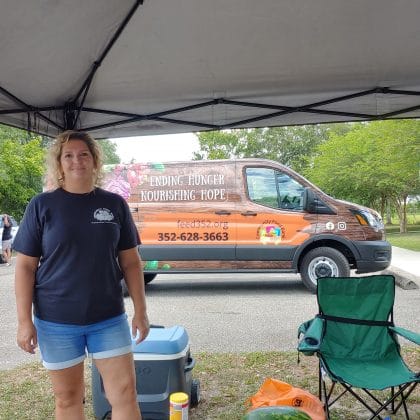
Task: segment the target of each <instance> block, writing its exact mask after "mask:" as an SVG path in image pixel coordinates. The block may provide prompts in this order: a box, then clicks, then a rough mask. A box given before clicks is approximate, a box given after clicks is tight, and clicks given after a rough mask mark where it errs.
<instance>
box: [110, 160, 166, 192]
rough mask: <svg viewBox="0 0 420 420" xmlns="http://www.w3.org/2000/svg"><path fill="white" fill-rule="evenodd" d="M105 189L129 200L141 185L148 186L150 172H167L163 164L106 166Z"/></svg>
mask: <svg viewBox="0 0 420 420" xmlns="http://www.w3.org/2000/svg"><path fill="white" fill-rule="evenodd" d="M104 170H105V181H104V189H106V190H108V191H111V192H113V193H116V194H119V195H121V196H122V197H123V198H124V199H125V200H127V199H129V198H130V196H131V195H132V192H133V190H134V189H135V188H136V187H138V186H139V185H143V184H147V182H148V173H149V171H150V170H155V171H159V172H163V171H165V166H164V165H163V164H162V163H151V164H142V163H131V164H129V165H120V164H117V165H105V166H104Z"/></svg>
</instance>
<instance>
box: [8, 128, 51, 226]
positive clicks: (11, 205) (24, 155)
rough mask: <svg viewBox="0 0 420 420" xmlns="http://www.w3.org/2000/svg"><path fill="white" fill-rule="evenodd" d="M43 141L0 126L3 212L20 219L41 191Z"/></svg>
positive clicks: (20, 131)
mask: <svg viewBox="0 0 420 420" xmlns="http://www.w3.org/2000/svg"><path fill="white" fill-rule="evenodd" d="M41 142H42V138H41V137H40V136H33V135H28V134H27V133H26V132H24V131H22V130H18V129H14V128H10V127H4V126H1V127H0V212H2V213H8V214H11V215H13V216H14V217H16V218H17V219H20V218H21V217H22V215H23V213H24V211H25V208H26V205H27V204H28V202H29V200H30V199H31V198H32V197H33V196H34V195H35V194H37V193H39V192H41V191H42V176H43V171H44V149H43V148H42V147H41Z"/></svg>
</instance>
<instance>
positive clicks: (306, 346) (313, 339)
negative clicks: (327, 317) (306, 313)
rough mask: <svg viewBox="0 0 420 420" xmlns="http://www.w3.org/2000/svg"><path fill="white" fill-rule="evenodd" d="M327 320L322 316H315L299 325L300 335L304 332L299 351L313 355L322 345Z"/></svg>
mask: <svg viewBox="0 0 420 420" xmlns="http://www.w3.org/2000/svg"><path fill="white" fill-rule="evenodd" d="M324 323H325V321H324V320H323V319H321V318H318V317H316V318H314V319H312V320H310V321H307V322H305V323H303V324H302V325H301V326H300V327H299V335H300V333H303V334H304V335H303V337H302V339H301V340H300V341H299V344H298V351H300V352H302V353H303V354H306V355H308V356H312V355H313V354H314V353H315V352H316V351H318V350H319V348H320V346H321V340H322V336H323V332H324Z"/></svg>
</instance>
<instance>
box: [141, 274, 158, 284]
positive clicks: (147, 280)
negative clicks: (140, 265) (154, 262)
mask: <svg viewBox="0 0 420 420" xmlns="http://www.w3.org/2000/svg"><path fill="white" fill-rule="evenodd" d="M156 276H157V274H154V273H152V274H144V284H149V283H150V282H151V281H152V280H154V278H155V277H156Z"/></svg>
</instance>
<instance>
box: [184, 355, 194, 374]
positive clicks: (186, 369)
mask: <svg viewBox="0 0 420 420" xmlns="http://www.w3.org/2000/svg"><path fill="white" fill-rule="evenodd" d="M194 366H195V359H194V358H192V357H189V358H188V365H186V366H185V367H184V372H185V373H186V372H190V371H191V370H193V367H194Z"/></svg>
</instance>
